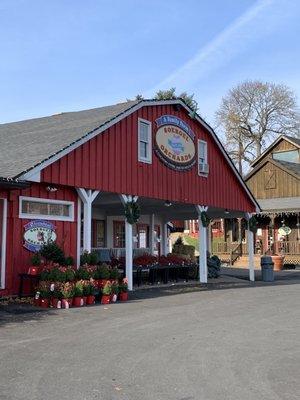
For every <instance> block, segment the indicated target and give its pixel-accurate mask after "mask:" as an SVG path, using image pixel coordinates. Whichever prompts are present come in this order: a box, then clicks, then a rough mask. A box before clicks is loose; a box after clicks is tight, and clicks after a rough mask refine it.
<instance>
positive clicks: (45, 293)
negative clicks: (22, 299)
mask: <svg viewBox="0 0 300 400" xmlns="http://www.w3.org/2000/svg"><path fill="white" fill-rule="evenodd" d="M37 291H38V292H39V293H40V296H41V298H43V299H49V297H51V291H50V284H49V282H43V281H41V282H40V283H39V285H38V288H37Z"/></svg>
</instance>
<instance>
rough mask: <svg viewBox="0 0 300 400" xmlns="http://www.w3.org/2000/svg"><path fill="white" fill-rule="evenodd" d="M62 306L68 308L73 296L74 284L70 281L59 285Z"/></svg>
mask: <svg viewBox="0 0 300 400" xmlns="http://www.w3.org/2000/svg"><path fill="white" fill-rule="evenodd" d="M61 295H62V301H61V305H62V308H70V307H71V306H72V302H73V297H74V285H73V284H72V283H71V282H65V283H63V284H62V285H61Z"/></svg>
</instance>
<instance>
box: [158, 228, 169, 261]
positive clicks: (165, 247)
mask: <svg viewBox="0 0 300 400" xmlns="http://www.w3.org/2000/svg"><path fill="white" fill-rule="evenodd" d="M160 243H161V254H162V255H163V256H166V255H167V254H168V253H169V244H168V224H167V223H165V222H164V223H163V224H162V234H161V242H160Z"/></svg>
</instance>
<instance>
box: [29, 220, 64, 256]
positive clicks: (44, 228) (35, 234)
mask: <svg viewBox="0 0 300 400" xmlns="http://www.w3.org/2000/svg"><path fill="white" fill-rule="evenodd" d="M55 229H56V228H55V226H54V225H53V224H51V222H48V221H43V220H34V221H31V222H28V224H26V225H25V226H24V247H25V248H26V249H27V250H29V251H32V252H34V253H36V252H38V251H39V250H40V249H41V247H42V246H43V245H44V244H45V243H47V242H49V241H52V242H55V240H56V233H55Z"/></svg>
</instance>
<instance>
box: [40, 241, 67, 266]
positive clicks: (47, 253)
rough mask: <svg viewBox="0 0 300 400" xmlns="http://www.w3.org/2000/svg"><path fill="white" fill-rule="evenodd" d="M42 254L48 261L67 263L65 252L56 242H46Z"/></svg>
mask: <svg viewBox="0 0 300 400" xmlns="http://www.w3.org/2000/svg"><path fill="white" fill-rule="evenodd" d="M40 254H41V256H42V257H44V258H45V259H46V260H47V261H52V262H54V263H58V264H61V265H63V264H64V263H65V255H64V252H63V250H62V249H61V248H60V247H59V246H58V245H57V244H56V243H55V242H48V243H46V244H44V245H43V246H42V248H41V250H40Z"/></svg>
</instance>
